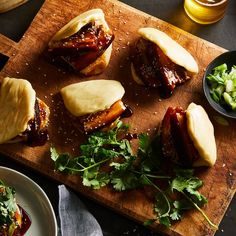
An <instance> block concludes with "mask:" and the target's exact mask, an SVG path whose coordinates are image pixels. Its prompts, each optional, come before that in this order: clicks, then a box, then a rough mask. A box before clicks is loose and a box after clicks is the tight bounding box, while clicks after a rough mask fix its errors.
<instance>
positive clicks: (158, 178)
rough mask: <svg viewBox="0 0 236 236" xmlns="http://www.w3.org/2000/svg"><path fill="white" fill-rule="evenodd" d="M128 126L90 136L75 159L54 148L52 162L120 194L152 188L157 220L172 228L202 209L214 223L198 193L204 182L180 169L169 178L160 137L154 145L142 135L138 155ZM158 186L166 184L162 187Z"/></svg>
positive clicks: (93, 184)
mask: <svg viewBox="0 0 236 236" xmlns="http://www.w3.org/2000/svg"><path fill="white" fill-rule="evenodd" d="M127 131H128V127H127V125H124V124H123V123H122V122H121V121H119V122H118V123H117V126H116V127H115V128H113V129H111V130H109V131H107V132H102V131H98V132H95V133H93V134H91V135H90V136H89V137H88V142H87V143H86V144H83V145H81V146H80V149H81V155H80V156H78V157H71V156H70V155H69V154H68V153H64V154H59V153H58V152H57V151H56V149H55V148H51V159H52V160H53V161H54V162H55V169H56V170H57V171H60V172H64V173H68V174H76V173H78V174H80V175H81V177H82V180H83V184H84V185H85V186H88V187H92V188H94V189H99V188H101V187H103V186H105V185H107V184H110V185H112V187H113V188H114V189H115V190H117V191H125V190H129V189H136V188H142V187H144V186H149V187H152V188H153V190H154V192H155V194H156V195H155V202H154V208H153V209H154V213H155V215H156V218H155V219H151V220H147V221H146V222H145V223H144V224H145V225H149V224H151V223H153V222H155V221H159V222H160V223H161V224H163V225H165V226H167V227H169V226H171V223H172V222H173V221H178V220H180V219H181V217H182V214H183V212H184V211H186V210H189V209H196V210H198V211H199V212H200V213H201V214H202V215H203V217H204V218H205V219H206V220H207V222H208V223H209V224H210V225H211V226H212V227H214V228H217V226H216V225H215V224H213V223H212V222H211V221H210V220H209V218H208V217H207V216H206V214H205V213H204V212H203V211H202V210H201V207H202V206H203V205H204V204H205V203H207V199H206V198H205V197H204V196H203V195H202V194H200V193H199V192H198V191H197V190H198V189H199V188H200V187H201V186H202V185H203V182H202V181H201V180H200V179H199V178H197V177H195V176H194V173H193V170H192V169H180V168H177V167H176V166H175V167H174V171H172V173H170V174H168V176H166V175H165V174H164V173H163V171H162V170H163V168H162V165H163V162H164V160H163V158H162V154H161V149H160V136H157V137H156V138H155V139H154V140H153V141H152V142H150V140H149V137H148V136H147V135H146V134H140V135H139V136H138V141H139V146H138V150H137V154H134V153H133V151H132V148H131V143H130V141H129V140H127V139H126V138H125V134H126V133H127ZM158 183H162V184H161V186H165V187H164V188H163V187H159V184H158Z"/></svg>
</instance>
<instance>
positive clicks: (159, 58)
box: [132, 38, 189, 97]
mask: <svg viewBox="0 0 236 236" xmlns="http://www.w3.org/2000/svg"><path fill="white" fill-rule="evenodd" d="M132 55H133V57H132V62H133V65H134V69H135V72H136V74H137V76H138V77H139V78H140V79H141V80H142V82H143V83H144V84H145V85H146V86H149V87H161V91H162V93H163V96H164V97H169V96H171V95H172V93H173V91H174V89H175V87H176V86H177V85H180V84H183V83H184V82H185V81H186V80H187V79H189V77H188V75H187V71H186V69H185V68H184V67H182V66H179V65H177V64H175V63H174V62H172V61H171V60H170V59H169V58H168V57H167V56H166V55H165V54H164V53H163V51H162V50H161V49H160V47H159V46H157V44H155V43H153V42H151V41H149V40H146V39H143V38H140V39H139V40H138V41H137V43H136V45H135V47H134V48H133V50H132Z"/></svg>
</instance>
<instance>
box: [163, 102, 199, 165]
mask: <svg viewBox="0 0 236 236" xmlns="http://www.w3.org/2000/svg"><path fill="white" fill-rule="evenodd" d="M161 144H162V152H163V155H164V157H165V158H167V159H170V160H172V161H173V162H175V163H178V164H181V165H184V166H191V165H192V164H193V162H194V161H195V160H196V159H198V158H199V155H198V152H197V150H196V149H195V147H194V145H193V142H192V140H191V139H190V137H189V134H188V131H187V120H186V112H185V111H184V110H183V109H182V108H181V107H176V108H173V107H169V108H168V110H167V112H166V114H165V116H164V119H163V121H162V125H161Z"/></svg>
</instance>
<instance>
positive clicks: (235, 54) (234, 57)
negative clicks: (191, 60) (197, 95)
mask: <svg viewBox="0 0 236 236" xmlns="http://www.w3.org/2000/svg"><path fill="white" fill-rule="evenodd" d="M224 63H226V64H227V66H228V69H231V67H232V66H233V65H236V51H228V52H225V53H223V54H221V55H219V56H218V57H216V58H215V59H214V60H213V61H212V62H211V63H210V64H209V65H208V67H207V68H206V71H205V74H204V77H203V90H204V93H205V96H206V98H207V100H208V102H209V103H210V105H211V106H212V107H213V108H214V109H215V110H216V111H217V112H219V113H220V114H221V115H223V116H227V117H229V118H233V119H236V111H232V110H229V109H227V108H225V107H223V106H221V105H220V104H219V103H217V102H215V101H214V100H213V99H212V97H211V95H210V87H209V85H208V82H207V79H206V77H207V75H209V74H212V73H213V69H214V68H215V67H217V66H219V65H222V64H224Z"/></svg>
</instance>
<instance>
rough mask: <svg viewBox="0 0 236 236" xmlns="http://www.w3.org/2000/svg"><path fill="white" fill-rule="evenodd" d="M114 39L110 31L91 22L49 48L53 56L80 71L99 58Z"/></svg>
mask: <svg viewBox="0 0 236 236" xmlns="http://www.w3.org/2000/svg"><path fill="white" fill-rule="evenodd" d="M113 39H114V34H113V32H112V31H111V30H106V31H105V30H104V28H103V26H102V25H98V24H97V22H96V21H92V22H90V23H88V24H86V25H85V26H84V27H82V28H81V29H80V30H79V31H78V32H77V33H75V34H73V35H71V36H69V37H67V38H64V39H61V40H59V41H55V42H53V44H52V45H51V46H50V48H49V51H51V52H52V53H53V54H54V55H55V56H58V57H60V58H62V59H63V60H64V61H66V62H67V63H68V64H69V65H71V66H72V67H73V68H74V69H75V70H77V71H81V70H82V69H84V68H86V67H87V66H88V65H90V64H91V63H93V62H94V61H95V60H96V59H97V58H98V57H100V56H101V55H102V54H103V53H104V52H105V50H106V49H107V48H108V47H109V46H110V44H111V43H112V41H113Z"/></svg>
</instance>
